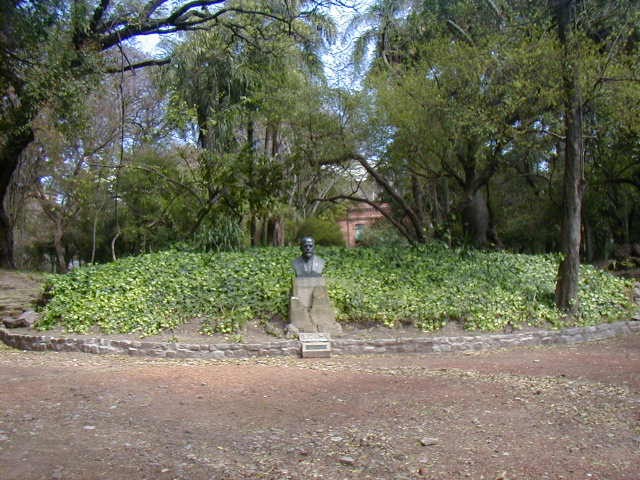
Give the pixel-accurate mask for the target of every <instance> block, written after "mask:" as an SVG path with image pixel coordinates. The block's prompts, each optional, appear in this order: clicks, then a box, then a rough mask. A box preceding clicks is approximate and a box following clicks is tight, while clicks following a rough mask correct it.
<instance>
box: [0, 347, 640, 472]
mask: <svg viewBox="0 0 640 480" xmlns="http://www.w3.org/2000/svg"><path fill="white" fill-rule="evenodd" d="M0 385H1V389H0V408H1V410H0V478H2V479H3V480H9V479H16V480H17V479H20V480H27V479H83V480H85V479H129V478H136V479H193V480H197V479H253V478H256V479H258V478H267V479H313V478H327V479H367V478H372V479H373V478H378V479H457V478H460V479H466V478H471V479H481V478H484V479H500V478H501V479H602V480H604V479H607V480H615V479H628V480H636V479H638V478H640V335H631V336H627V337H622V338H616V339H612V340H607V341H602V342H596V343H589V344H583V345H579V346H575V347H570V348H568V347H555V346H554V347H544V348H519V349H513V350H501V351H495V352H480V353H473V354H431V355H415V356H394V355H388V356H387V355H385V356H362V357H334V358H331V359H322V360H318V359H315V360H311V359H305V360H302V359H292V358H291V359H290V358H280V359H279V358H276V359H267V360H264V359H262V360H242V361H238V360H234V361H229V360H227V361H204V360H182V361H178V360H160V359H157V360H147V359H133V358H128V357H118V356H93V355H88V354H79V353H55V352H20V351H16V350H12V349H9V348H7V347H0Z"/></svg>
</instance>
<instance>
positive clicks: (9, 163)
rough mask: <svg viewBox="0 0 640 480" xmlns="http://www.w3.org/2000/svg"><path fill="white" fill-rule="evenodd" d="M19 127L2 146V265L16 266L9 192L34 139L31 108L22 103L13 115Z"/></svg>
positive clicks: (0, 166) (0, 183)
mask: <svg viewBox="0 0 640 480" xmlns="http://www.w3.org/2000/svg"><path fill="white" fill-rule="evenodd" d="M13 117H14V119H15V124H16V125H19V127H15V129H14V130H13V131H11V132H9V134H8V135H7V136H6V139H5V142H4V144H3V145H2V147H1V148H0V267H2V268H15V263H14V258H13V224H12V222H11V219H10V216H9V212H7V210H6V206H7V204H6V200H7V194H8V192H9V185H10V184H11V178H12V176H13V172H15V171H16V169H17V168H18V164H19V163H20V159H21V158H22V153H23V152H24V151H25V150H26V148H27V147H28V146H29V144H30V143H31V142H32V141H33V130H32V129H31V126H30V124H31V120H32V114H31V110H30V109H29V108H28V107H27V106H25V105H22V106H21V107H20V108H18V110H17V111H16V112H15V113H14V115H13Z"/></svg>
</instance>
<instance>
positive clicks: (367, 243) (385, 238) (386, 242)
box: [358, 221, 408, 247]
mask: <svg viewBox="0 0 640 480" xmlns="http://www.w3.org/2000/svg"><path fill="white" fill-rule="evenodd" d="M358 243H359V245H361V246H363V247H406V246H408V242H407V239H406V238H404V237H403V236H402V235H400V233H398V230H397V229H396V228H395V227H394V226H393V225H391V224H390V223H389V222H387V221H378V222H376V223H374V224H373V225H371V226H368V227H366V228H365V229H364V234H363V236H362V239H361V240H360V241H359V242H358Z"/></svg>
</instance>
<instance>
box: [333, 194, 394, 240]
mask: <svg viewBox="0 0 640 480" xmlns="http://www.w3.org/2000/svg"><path fill="white" fill-rule="evenodd" d="M382 206H383V208H386V207H388V206H387V205H386V204H383V205H382ZM381 218H383V215H382V214H381V213H380V212H379V211H378V210H376V209H375V208H373V207H372V206H370V205H363V206H360V207H353V208H350V209H348V210H347V215H346V217H345V218H344V219H343V220H340V221H338V225H340V230H342V236H343V237H344V240H345V243H346V244H347V247H355V246H356V245H357V243H358V237H359V235H361V234H362V233H363V232H364V231H365V230H366V229H367V228H368V227H370V226H371V225H372V224H374V223H375V222H376V221H378V220H380V219H381Z"/></svg>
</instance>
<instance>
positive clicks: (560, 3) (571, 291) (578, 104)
mask: <svg viewBox="0 0 640 480" xmlns="http://www.w3.org/2000/svg"><path fill="white" fill-rule="evenodd" d="M577 3H579V0H555V1H554V3H553V6H554V7H555V14H556V19H557V22H558V34H559V37H560V41H561V42H562V43H563V45H564V59H565V62H564V75H563V83H564V91H565V95H566V97H565V117H564V123H565V159H564V160H565V164H564V178H563V208H562V230H561V234H560V250H561V252H562V255H563V258H562V261H561V262H560V267H559V268H558V277H557V282H556V292H555V300H556V306H557V307H558V308H559V309H561V310H564V311H566V312H569V313H575V312H576V311H577V310H578V309H579V302H578V285H579V280H580V227H581V218H582V194H583V191H584V148H583V136H582V95H581V91H580V85H579V69H578V64H577V61H575V60H572V57H573V56H574V55H575V52H572V51H571V46H570V45H569V41H570V34H571V28H572V27H571V26H572V25H573V23H574V22H573V20H574V19H575V10H576V6H577Z"/></svg>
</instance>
